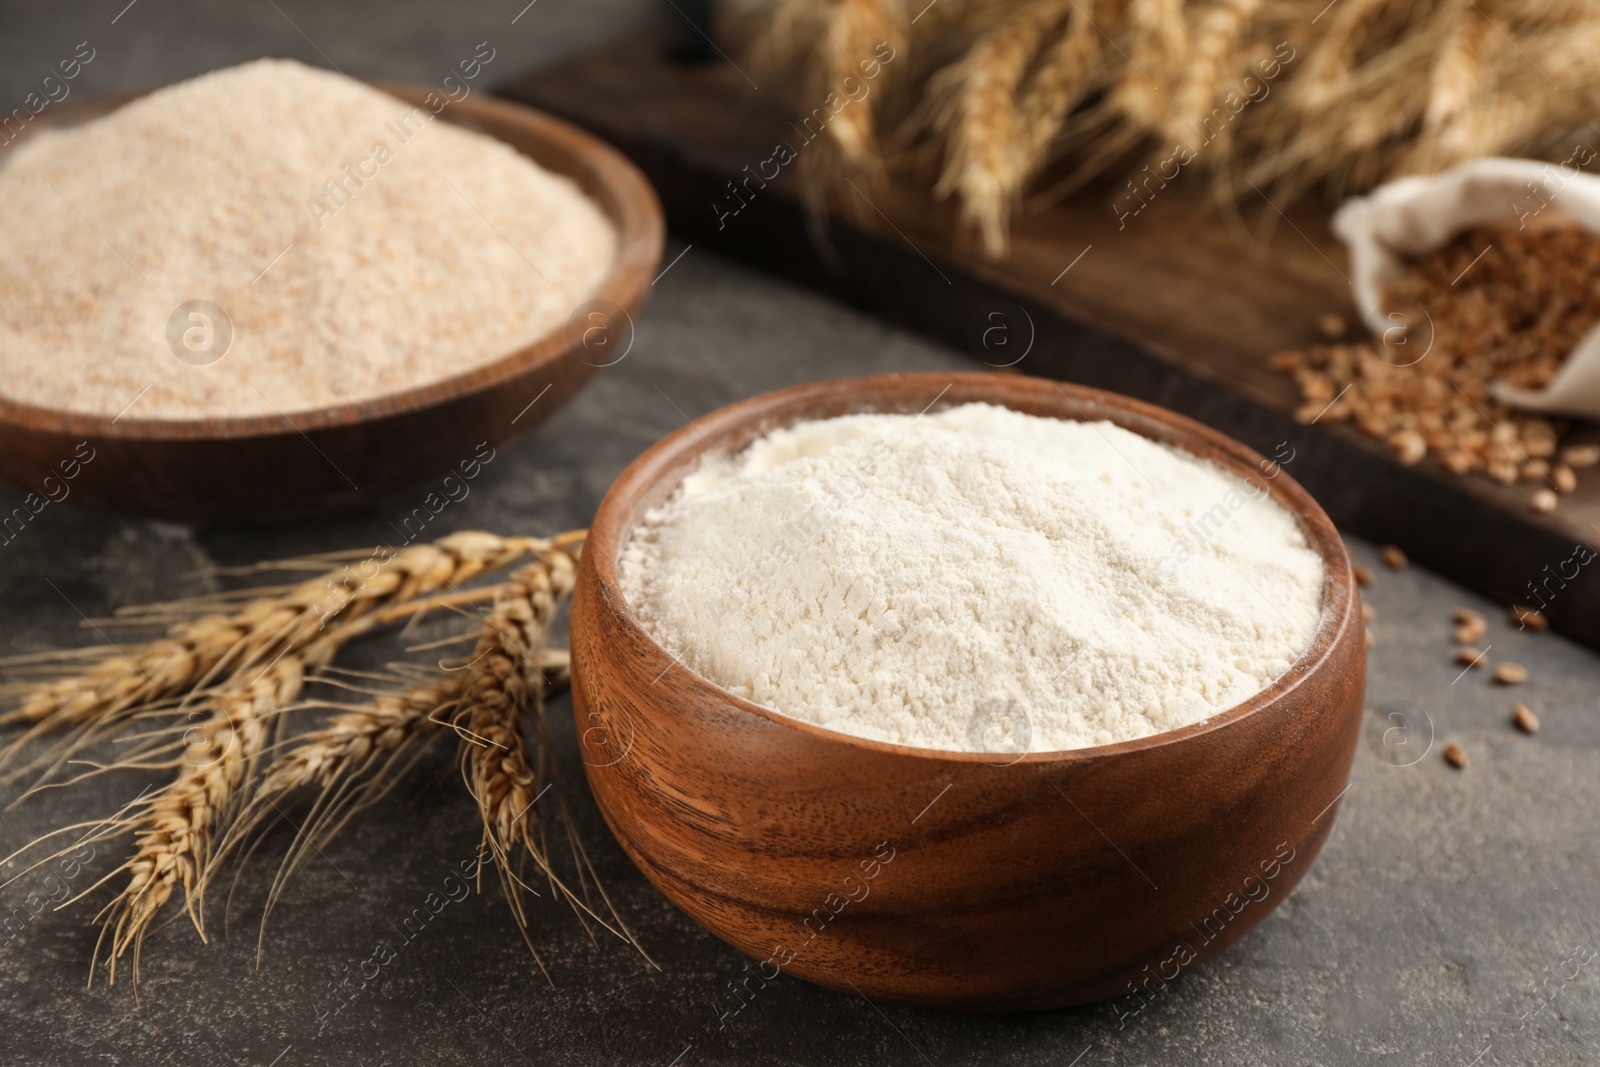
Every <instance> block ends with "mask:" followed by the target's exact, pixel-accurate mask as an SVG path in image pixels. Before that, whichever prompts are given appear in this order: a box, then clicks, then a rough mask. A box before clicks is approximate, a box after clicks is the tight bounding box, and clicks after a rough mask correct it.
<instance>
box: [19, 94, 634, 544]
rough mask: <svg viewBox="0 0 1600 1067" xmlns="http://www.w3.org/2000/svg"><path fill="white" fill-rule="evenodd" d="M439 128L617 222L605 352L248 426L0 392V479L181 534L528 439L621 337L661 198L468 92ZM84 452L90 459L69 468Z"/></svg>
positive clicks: (580, 347) (556, 340)
mask: <svg viewBox="0 0 1600 1067" xmlns="http://www.w3.org/2000/svg"><path fill="white" fill-rule="evenodd" d="M379 88H382V89H384V90H385V91H387V92H389V93H392V94H394V95H395V96H397V97H399V98H400V99H402V100H405V101H407V102H408V103H411V104H416V105H422V104H423V101H424V97H426V96H428V95H429V90H428V89H427V88H426V87H419V86H406V85H381V86H379ZM129 99H132V97H127V96H124V97H118V98H115V99H110V100H105V101H95V102H89V103H85V104H83V105H80V106H77V107H72V108H66V109H63V110H62V111H61V112H59V113H55V112H53V111H52V114H58V115H59V117H58V119H57V120H56V121H54V122H48V123H47V122H40V123H38V124H37V125H39V126H50V125H55V126H63V125H72V124H74V123H78V122H83V121H86V120H88V119H91V118H95V117H98V116H99V115H102V114H104V113H106V112H108V111H110V110H112V109H113V108H114V107H116V106H119V105H121V104H124V103H126V102H127V101H128V100H129ZM440 117H441V118H442V119H444V120H445V121H447V122H452V123H456V124H459V125H462V126H467V127H470V128H472V129H475V130H477V131H479V132H481V133H485V134H488V135H489V136H491V137H494V138H496V139H498V140H501V141H504V142H505V143H506V144H508V145H510V146H511V147H512V148H515V149H516V150H517V151H519V152H521V153H522V154H524V155H526V156H529V157H530V158H532V159H533V160H534V161H535V162H537V163H538V164H539V165H540V166H543V167H544V168H546V169H547V170H551V171H554V172H555V173H557V174H562V175H565V176H567V177H568V178H571V179H572V180H573V181H574V182H576V183H577V185H578V187H579V188H581V189H582V190H583V191H584V192H585V193H586V194H588V196H589V197H590V198H591V199H593V200H594V201H595V203H596V204H598V205H599V207H600V209H601V210H602V211H603V212H605V214H606V215H607V217H608V218H610V220H611V222H612V223H613V224H614V225H615V226H616V228H617V234H618V244H617V256H616V259H615V261H614V262H613V263H612V267H611V270H610V272H609V273H608V274H607V276H606V277H605V279H604V280H603V281H602V282H601V284H600V287H599V288H598V290H597V291H596V292H595V294H594V297H593V302H594V303H593V304H585V305H584V308H589V307H591V306H595V307H596V308H597V309H599V308H598V305H599V304H601V303H603V304H604V305H605V309H603V310H600V314H601V315H602V316H603V317H604V319H605V321H604V322H602V323H600V324H599V325H600V327H601V328H602V329H604V330H605V331H607V335H606V338H605V340H606V341H607V343H608V344H609V346H610V347H609V349H608V350H606V351H603V352H602V351H596V350H595V348H594V346H593V345H591V346H590V347H585V337H586V336H587V337H589V338H590V339H593V338H594V337H596V336H598V335H597V334H594V333H593V332H592V329H593V328H594V326H595V323H593V322H587V321H584V322H579V323H574V324H568V325H567V327H565V328H560V329H556V330H554V331H552V332H551V333H549V334H546V335H545V336H544V337H541V338H539V339H538V340H536V341H534V342H533V343H531V344H529V345H526V346H524V347H523V348H520V349H518V350H516V351H513V352H507V353H506V354H505V355H504V356H502V357H500V358H499V359H496V360H494V361H492V362H490V363H486V364H483V365H482V366H479V367H477V368H475V369H473V370H469V371H467V372H465V373H462V374H458V375H455V376H452V377H450V378H448V379H445V380H442V381H438V382H434V383H432V384H429V385H425V386H421V387H417V388H412V389H406V390H403V391H398V392H395V393H391V394H389V395H387V396H380V397H374V398H373V399H371V400H367V401H363V402H361V403H356V404H342V405H339V406H336V407H329V408H320V409H317V410H314V411H304V412H291V413H288V414H285V415H263V416H252V417H247V418H197V419H183V420H174V419H141V418H139V417H138V412H137V409H135V410H133V411H130V412H129V413H128V414H127V415H126V416H119V417H115V418H113V417H111V416H89V415H81V414H74V413H70V412H63V411H55V410H51V409H48V408H42V407H38V406H36V405H32V404H24V403H18V402H14V401H9V400H6V399H5V398H4V395H3V393H4V390H3V387H0V479H4V480H5V481H8V482H10V483H12V484H13V485H16V486H18V487H20V488H22V489H27V490H34V491H36V492H38V493H42V494H44V495H47V496H50V497H52V498H53V499H66V498H68V497H70V499H72V500H74V501H77V502H79V503H83V504H88V505H90V506H93V507H102V508H109V509H112V510H116V511H123V512H130V513H133V514H138V515H151V516H156V517H159V518H167V519H177V520H181V521H187V522H199V521H260V520H282V519H291V518H300V517H305V516H310V515H319V514H327V513H331V512H339V511H349V510H352V509H355V508H360V507H366V506H370V505H373V504H375V503H377V502H379V501H380V500H382V499H383V498H384V497H385V496H387V495H389V494H392V493H394V492H396V491H397V490H400V489H404V488H407V487H409V486H413V485H417V484H420V483H421V482H423V481H424V480H425V479H428V478H432V477H435V476H438V475H442V474H445V473H447V472H450V471H452V470H453V469H454V468H455V467H456V466H457V465H458V464H462V463H470V462H474V461H481V460H482V459H483V456H484V451H483V449H484V446H489V447H492V446H493V445H495V444H498V443H499V442H501V441H504V440H507V439H509V438H512V437H515V436H518V435H520V434H522V433H526V432H527V431H528V430H530V429H532V428H533V427H534V426H536V425H538V424H539V423H540V422H542V421H543V420H544V419H545V418H547V417H548V416H549V415H550V414H551V413H552V412H554V411H555V410H556V409H558V408H559V407H560V406H561V405H562V404H564V403H565V402H566V401H568V400H570V399H571V398H572V396H573V395H574V394H575V393H577V391H578V390H579V389H581V388H582V387H583V385H584V384H585V383H586V382H587V381H588V380H589V378H590V377H592V376H593V374H594V373H595V370H596V369H597V368H599V367H600V366H603V365H607V364H609V363H610V362H612V361H613V360H614V359H615V358H616V357H615V356H614V355H613V353H614V352H615V351H617V349H618V347H619V346H620V345H622V344H625V343H627V338H629V337H631V330H632V317H633V316H635V315H637V314H638V312H639V309H640V308H641V307H642V306H643V304H644V298H645V294H646V292H648V290H649V285H650V279H651V277H652V275H653V274H654V272H655V269H656V265H657V264H658V263H659V261H660V259H661V247H662V241H663V235H664V225H663V222H662V216H661V205H660V202H659V201H657V199H656V195H655V192H654V190H652V189H651V188H650V183H649V182H648V181H646V180H645V177H644V175H643V174H641V173H640V172H639V170H638V169H637V168H636V167H634V166H633V164H632V163H630V162H628V160H627V159H625V158H624V157H623V156H622V154H621V153H619V152H617V151H616V150H615V149H613V148H611V147H610V146H609V145H606V144H605V143H604V142H602V141H600V140H598V139H597V138H595V137H592V136H590V135H589V134H587V133H585V132H583V131H582V130H580V129H578V128H577V127H576V126H573V125H571V124H569V123H566V122H563V121H561V120H560V119H557V118H554V117H552V116H550V115H546V114H544V113H543V112H540V111H535V110H534V109H532V108H529V107H524V106H522V105H520V104H513V103H509V102H507V101H503V100H494V99H490V98H487V97H483V96H470V97H467V98H465V99H462V100H460V101H457V102H455V103H452V104H451V105H450V106H449V107H447V108H445V109H444V110H443V111H442V112H440ZM17 143H21V142H20V140H19V141H18V142H17ZM108 165H110V163H109V161H108ZM578 310H579V309H574V311H575V312H576V311H578ZM85 456H90V457H92V458H91V459H90V461H89V462H83V463H79V462H77V460H82V459H84V457H85ZM63 463H70V464H71V465H72V469H73V470H74V472H75V473H74V478H73V480H72V481H71V482H70V483H67V484H66V486H65V488H66V490H67V496H63V497H58V496H57V495H56V494H58V493H60V492H61V489H62V484H61V483H62V480H61V477H60V475H61V472H62V470H65V469H67V468H65V467H63V466H62V464H63ZM52 485H54V486H56V488H55V489H54V491H52V490H51V486H52ZM434 495H435V496H437V495H438V494H434Z"/></svg>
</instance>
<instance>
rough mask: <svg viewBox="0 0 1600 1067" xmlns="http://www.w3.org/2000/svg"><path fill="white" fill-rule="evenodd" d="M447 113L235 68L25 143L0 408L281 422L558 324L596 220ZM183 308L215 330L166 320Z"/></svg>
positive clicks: (564, 187)
mask: <svg viewBox="0 0 1600 1067" xmlns="http://www.w3.org/2000/svg"><path fill="white" fill-rule="evenodd" d="M435 100H436V101H442V100H443V97H442V96H440V95H439V94H435ZM450 106H451V105H448V104H445V105H444V106H443V108H442V111H441V116H442V117H436V116H435V114H434V112H433V109H432V108H430V107H413V106H412V105H410V104H407V103H405V102H403V101H401V100H399V99H397V98H396V97H393V96H390V95H388V94H386V93H382V92H379V91H377V90H375V89H370V88H368V87H366V86H364V85H360V84H356V83H353V82H350V81H348V80H347V79H345V78H344V77H342V76H340V75H338V74H333V73H328V72H324V71H320V70H315V69H313V68H310V67H306V66H303V65H301V64H299V63H294V62H289V61H284V60H259V61H257V62H254V63H247V64H245V65H243V66H239V67H233V68H230V69H227V70H221V71H217V72H215V73H212V74H207V75H205V76H204V77H200V78H196V79H194V80H192V81H187V82H183V83H180V84H178V85H174V86H171V87H169V88H166V89H162V90H160V91H158V92H154V93H151V94H150V95H148V96H146V97H143V98H141V99H139V100H136V101H134V102H133V103H131V104H128V105H127V106H125V107H123V108H121V109H120V110H118V111H115V112H113V113H112V114H110V115H107V116H106V117H104V118H101V119H99V120H97V121H94V122H90V123H87V124H85V125H83V126H80V127H77V128H74V129H70V130H65V131H62V132H59V133H42V134H36V135H34V136H31V137H29V138H28V139H27V140H26V141H24V142H22V143H20V144H19V145H18V147H17V149H16V150H15V151H14V152H13V153H12V155H11V156H10V158H9V159H8V160H7V162H6V163H5V165H4V166H3V167H0V203H3V204H4V205H5V206H4V210H3V211H0V395H3V396H5V397H7V398H9V399H11V400H20V401H26V402H28V403H32V404H38V405H42V406H45V407H50V408H57V409H63V410H69V411H74V412H82V413H87V414H101V415H117V414H119V413H121V412H122V411H123V410H124V409H127V414H128V415H129V417H139V418H168V419H185V418H196V417H201V416H242V415H273V414H279V413H292V412H295V411H303V410H306V409H309V408H316V407H322V406H325V405H331V404H338V403H344V402H349V401H358V400H363V399H368V398H371V397H375V396H379V395H383V394H389V393H394V392H397V391H401V390H404V389H407V388H411V387H415V386H420V385H424V384H428V383H431V382H436V381H439V380H441V379H443V378H446V377H449V376H451V375H454V374H456V373H458V372H461V371H463V370H468V369H470V368H472V367H475V366H478V365H482V364H484V363H488V362H490V361H492V360H494V359H496V358H498V357H500V356H503V355H507V354H509V353H510V352H512V351H514V350H515V349H517V348H519V347H522V346H523V345H526V344H528V343H530V342H532V341H533V340H535V339H537V338H538V337H540V336H542V335H543V334H545V333H547V332H549V331H550V330H551V329H554V328H559V327H562V326H564V325H565V323H566V321H567V319H568V317H569V316H570V315H571V314H572V313H573V311H574V310H575V309H576V308H577V307H578V306H579V305H580V304H581V303H582V302H583V301H584V300H586V299H588V298H589V297H590V296H592V295H593V292H594V290H595V288H596V287H597V285H598V284H599V283H600V281H601V280H602V278H603V277H604V276H605V274H606V273H607V271H608V269H609V267H610V265H611V263H612V261H613V259H614V257H615V252H616V243H617V239H616V234H615V232H614V230H613V228H612V226H611V224H610V222H609V221H608V220H607V219H606V218H605V217H604V216H603V215H602V214H601V213H600V211H599V209H598V208H596V207H595V205H594V204H592V203H591V202H590V201H589V200H588V199H586V198H585V197H584V196H583V194H582V193H580V192H579V190H578V189H577V187H576V186H575V185H573V183H572V182H570V181H569V180H567V179H566V178H564V177H559V176H557V175H553V174H551V173H549V172H547V171H545V170H543V169H541V168H540V167H539V166H538V165H537V164H535V163H534V162H533V161H532V160H530V159H528V158H527V157H525V156H522V155H520V154H518V153H517V152H516V151H514V150H513V149H511V148H510V147H508V146H506V145H504V144H502V143H500V142H499V141H496V140H493V139H492V138H489V137H487V136H484V135H483V134H479V133H475V132H472V131H469V130H466V129H463V128H461V127H458V126H452V125H450V124H449V122H448V121H447V118H448V111H449V107H450ZM196 301H204V302H207V303H208V305H210V306H214V307H216V308H220V309H221V312H222V314H223V315H224V316H226V320H227V321H225V322H224V321H221V320H219V318H218V316H217V314H216V313H215V312H214V311H211V310H210V307H209V306H208V307H206V308H203V309H202V315H203V316H204V317H203V318H199V319H196V318H191V317H190V315H189V312H188V311H187V310H185V311H182V312H180V310H179V309H180V308H183V307H184V306H185V305H188V304H190V303H191V302H196ZM175 316H176V317H175ZM169 322H170V323H172V324H173V328H171V329H169ZM229 334H231V337H230V336H228V335H229ZM219 355H220V358H216V357H217V356H219Z"/></svg>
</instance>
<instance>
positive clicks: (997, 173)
mask: <svg viewBox="0 0 1600 1067" xmlns="http://www.w3.org/2000/svg"><path fill="white" fill-rule="evenodd" d="M1071 10H1072V0H1031V2H1029V3H1027V4H1024V5H1023V6H1022V7H1021V8H1020V9H1019V10H1018V11H1017V12H1016V13H1015V14H1014V15H1012V16H1011V17H1010V18H1008V19H1006V20H1005V21H1002V22H1000V23H999V24H998V25H996V26H995V27H994V28H993V29H990V30H988V31H987V32H985V33H984V34H983V35H982V36H981V37H979V38H978V40H977V42H976V43H974V44H973V46H972V48H971V50H970V51H969V52H968V53H967V54H966V55H965V56H963V57H962V58H961V59H960V60H958V61H957V62H955V63H954V64H952V65H951V66H949V67H947V68H945V69H944V70H942V71H940V72H939V74H937V75H936V76H935V77H934V78H933V79H932V80H931V81H930V82H929V86H928V89H929V93H930V94H932V95H934V96H935V97H939V96H943V97H945V98H946V103H945V104H944V106H943V107H942V108H941V109H940V112H939V114H938V116H937V118H936V120H935V121H936V123H937V124H938V125H939V126H941V127H943V128H944V130H945V131H946V139H947V147H946V150H945V165H944V171H943V173H942V174H941V175H940V176H939V181H938V183H937V184H936V185H935V186H934V192H935V194H936V195H939V196H949V195H951V194H952V193H954V194H959V197H960V200H961V209H962V214H963V216H964V217H965V218H966V219H967V221H968V222H970V223H971V224H972V225H974V226H975V227H977V230H978V232H979V234H980V236H981V237H982V240H983V247H984V250H985V251H986V252H987V253H988V254H989V255H992V256H999V255H1003V254H1004V253H1005V250H1006V220H1007V218H1008V216H1009V214H1010V210H1011V203H1012V200H1013V198H1014V197H1015V196H1016V193H1017V191H1018V190H1019V189H1020V188H1021V184H1022V182H1021V176H1020V170H1019V168H1018V160H1017V156H1016V152H1015V149H1014V145H1015V144H1016V140H1017V112H1016V106H1017V101H1016V94H1017V89H1018V87H1019V86H1020V85H1021V84H1022V80H1023V77H1024V76H1025V75H1026V73H1027V70H1028V67H1029V65H1030V64H1031V63H1032V62H1033V58H1034V56H1035V55H1036V54H1037V53H1038V51H1039V47H1040V42H1041V41H1042V40H1043V39H1045V38H1046V36H1047V35H1048V34H1049V31H1050V30H1051V29H1052V28H1053V27H1055V26H1056V25H1058V24H1059V23H1060V22H1061V21H1062V20H1063V19H1064V18H1065V17H1066V16H1067V14H1068V12H1070V11H1071Z"/></svg>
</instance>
